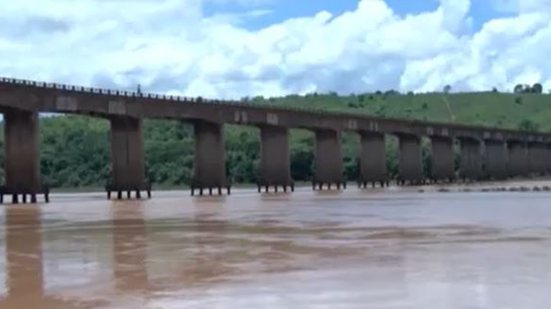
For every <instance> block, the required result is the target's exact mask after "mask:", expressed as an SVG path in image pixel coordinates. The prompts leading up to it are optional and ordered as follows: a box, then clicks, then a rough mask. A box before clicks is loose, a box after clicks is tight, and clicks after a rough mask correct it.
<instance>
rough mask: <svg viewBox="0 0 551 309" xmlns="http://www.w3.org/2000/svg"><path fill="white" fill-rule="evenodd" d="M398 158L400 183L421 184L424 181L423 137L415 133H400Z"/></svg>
mask: <svg viewBox="0 0 551 309" xmlns="http://www.w3.org/2000/svg"><path fill="white" fill-rule="evenodd" d="M398 139H399V143H400V147H399V148H400V150H399V151H400V154H399V159H398V168H399V171H398V184H402V185H405V184H406V183H409V184H412V185H419V184H422V183H423V178H424V177H423V160H422V156H421V139H420V138H419V137H418V136H415V135H405V134H400V135H399V136H398Z"/></svg>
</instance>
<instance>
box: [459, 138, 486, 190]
mask: <svg viewBox="0 0 551 309" xmlns="http://www.w3.org/2000/svg"><path fill="white" fill-rule="evenodd" d="M459 142H460V145H461V156H460V158H461V159H460V162H461V163H460V165H459V177H461V178H462V179H463V180H470V181H476V180H479V179H480V178H482V176H483V175H482V144H481V142H480V141H479V140H476V139H468V138H462V139H459Z"/></svg>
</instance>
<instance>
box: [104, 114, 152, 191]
mask: <svg viewBox="0 0 551 309" xmlns="http://www.w3.org/2000/svg"><path fill="white" fill-rule="evenodd" d="M110 122H111V131H110V141H111V177H112V179H111V182H110V184H108V185H107V186H106V191H107V198H108V199H110V198H111V193H112V192H115V193H117V198H118V199H122V198H123V193H124V192H126V197H127V198H128V199H130V198H131V194H132V193H135V196H136V198H138V199H139V198H141V192H142V191H145V192H146V193H147V196H148V197H149V198H150V197H151V185H150V184H149V183H148V182H147V181H146V179H145V153H144V145H143V136H142V121H141V120H140V119H135V118H129V117H113V118H111V119H110Z"/></svg>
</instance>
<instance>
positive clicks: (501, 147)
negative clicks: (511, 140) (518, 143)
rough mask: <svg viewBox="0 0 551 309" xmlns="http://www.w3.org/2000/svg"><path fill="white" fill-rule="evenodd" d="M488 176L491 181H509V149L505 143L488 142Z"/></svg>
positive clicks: (486, 144) (486, 143)
mask: <svg viewBox="0 0 551 309" xmlns="http://www.w3.org/2000/svg"><path fill="white" fill-rule="evenodd" d="M484 144H485V146H486V147H485V148H486V175H487V176H488V178H490V179H496V180H502V179H507V176H509V172H508V171H507V165H508V163H507V161H508V158H507V147H506V145H505V142H504V141H497V140H486V141H484Z"/></svg>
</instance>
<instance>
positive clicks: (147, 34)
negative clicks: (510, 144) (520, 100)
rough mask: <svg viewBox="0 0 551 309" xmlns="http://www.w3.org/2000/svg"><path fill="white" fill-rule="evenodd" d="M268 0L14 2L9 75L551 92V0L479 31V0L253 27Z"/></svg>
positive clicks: (5, 16) (294, 89)
mask: <svg viewBox="0 0 551 309" xmlns="http://www.w3.org/2000/svg"><path fill="white" fill-rule="evenodd" d="M202 1H211V2H212V1H223V2H231V1H233V2H236V1H239V2H240V4H241V5H243V6H245V7H250V9H251V10H250V11H249V12H245V13H243V14H241V13H240V14H236V15H228V14H224V13H223V12H221V13H220V14H215V15H211V16H205V15H204V13H203V10H202V4H203V3H202ZM258 1H260V2H258ZM264 1H266V0H155V1H154V0H142V1H130V0H103V1H99V0H79V1H72V0H71V1H70V0H44V1H43V2H44V4H43V5H42V6H40V8H39V9H37V7H36V1H34V0H19V1H5V2H3V3H1V4H0V72H2V74H1V75H9V76H16V77H24V78H30V79H41V80H53V81H63V82H70V83H76V84H94V85H101V86H112V87H135V85H136V84H137V83H141V84H142V85H144V88H145V89H147V90H153V91H159V92H170V93H183V94H187V95H201V96H208V97H234V98H235V97H242V96H246V95H268V96H272V95H283V94H288V93H304V92H313V91H318V92H327V91H332V90H335V91H339V92H342V93H349V92H365V91H373V90H377V89H381V90H385V89H391V88H393V89H400V90H402V91H408V90H415V91H432V90H439V89H441V88H442V87H443V86H444V85H446V84H450V85H452V86H453V87H454V89H463V90H488V89H491V88H492V87H494V86H495V87H499V88H501V89H506V90H509V89H512V88H513V86H514V84H515V83H519V82H522V83H534V82H538V81H539V82H543V83H544V85H545V87H546V88H551V64H550V63H549V62H548V61H547V57H548V55H549V54H551V24H550V22H549V20H550V18H549V17H550V13H548V12H551V10H545V9H542V8H545V7H546V6H547V5H549V1H544V0H539V1H536V0H528V1H525V0H523V1H521V2H514V3H513V2H511V1H509V4H508V5H513V6H514V5H516V8H517V9H516V10H517V14H515V16H514V17H510V18H506V19H496V20H491V21H489V22H488V23H486V24H485V25H484V26H483V27H482V29H480V30H478V31H476V32H475V31H472V29H471V19H470V17H469V8H470V4H471V2H470V1H469V0H441V1H440V6H439V7H438V9H436V10H435V11H432V12H424V13H421V14H417V15H408V16H405V17H401V16H399V15H397V14H395V13H394V12H393V11H392V9H391V8H390V7H389V6H388V5H387V4H386V3H385V2H384V1H383V0H362V1H360V2H359V4H358V7H357V8H356V9H355V10H353V11H349V12H346V13H344V14H342V15H338V16H333V15H332V14H330V13H328V12H319V13H318V14H316V15H315V16H309V17H303V18H294V19H289V20H286V21H284V22H281V23H278V24H274V25H272V26H269V27H267V28H264V29H260V30H248V29H246V28H243V27H242V26H241V24H242V23H241V19H242V18H248V17H247V16H254V15H255V14H258V12H266V11H264V10H265V9H266V8H267V7H266V6H265V5H266V3H265V2H264ZM267 1H270V0H267ZM496 1H497V0H496ZM502 2H503V3H505V2H504V1H502ZM268 3H269V2H268ZM520 3H522V5H520ZM506 4H507V3H505V4H504V5H506ZM536 8H539V9H537V10H536Z"/></svg>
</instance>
